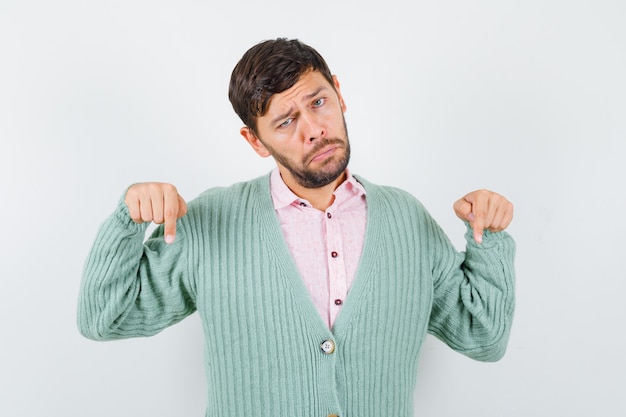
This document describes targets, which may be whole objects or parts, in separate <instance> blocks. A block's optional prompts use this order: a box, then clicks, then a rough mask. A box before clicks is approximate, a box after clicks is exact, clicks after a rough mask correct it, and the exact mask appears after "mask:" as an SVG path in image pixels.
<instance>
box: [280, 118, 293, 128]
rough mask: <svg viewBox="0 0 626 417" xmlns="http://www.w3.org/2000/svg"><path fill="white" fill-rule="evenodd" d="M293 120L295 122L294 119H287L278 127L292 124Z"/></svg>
mask: <svg viewBox="0 0 626 417" xmlns="http://www.w3.org/2000/svg"><path fill="white" fill-rule="evenodd" d="M291 122H293V119H287V120H285V121H284V122H282V123H281V124H280V125H279V126H278V127H287V126H289V125H290V124H291Z"/></svg>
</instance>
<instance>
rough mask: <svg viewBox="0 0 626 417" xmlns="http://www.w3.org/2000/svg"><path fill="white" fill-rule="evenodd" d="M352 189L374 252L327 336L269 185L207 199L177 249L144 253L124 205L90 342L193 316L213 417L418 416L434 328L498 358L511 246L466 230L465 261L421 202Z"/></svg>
mask: <svg viewBox="0 0 626 417" xmlns="http://www.w3.org/2000/svg"><path fill="white" fill-rule="evenodd" d="M357 179H358V180H359V181H360V182H361V183H362V184H363V185H364V186H365V188H366V190H367V204H368V220H367V230H366V236H365V244H364V248H363V254H362V259H361V263H360V266H359V269H358V271H357V276H356V279H355V281H354V284H353V286H352V288H351V289H350V292H349V294H348V297H347V299H346V300H345V303H344V305H343V307H342V311H341V313H340V314H339V316H338V318H337V321H336V322H335V325H334V327H333V329H332V332H331V330H329V329H328V327H327V326H326V325H325V324H324V322H323V320H322V319H321V317H320V316H319V314H318V313H317V310H316V309H315V307H314V306H313V303H312V301H311V299H310V297H309V295H308V293H307V290H306V288H305V286H304V284H303V282H302V279H301V278H300V276H299V275H298V272H297V269H296V267H295V265H294V262H293V261H292V259H291V257H290V254H289V252H288V249H287V247H286V245H285V243H284V240H283V237H282V234H281V230H280V226H279V224H278V221H277V220H276V215H275V213H274V210H273V206H272V201H271V197H270V190H269V176H263V177H261V178H258V179H255V180H252V181H249V182H245V183H239V184H235V185H233V186H231V187H228V188H215V189H211V190H208V191H207V192H205V193H203V194H202V195H201V196H199V197H198V198H197V199H195V200H194V201H192V202H191V203H190V204H189V212H188V214H187V215H186V216H185V217H183V218H182V219H180V220H179V221H178V224H177V236H176V241H175V242H174V243H173V244H171V245H166V244H165V243H164V242H163V237H162V228H158V229H157V230H156V231H155V233H154V235H153V236H152V238H151V239H149V240H147V241H146V242H145V244H144V242H143V241H144V233H145V228H146V226H145V225H136V224H134V223H133V222H132V221H131V220H130V218H129V216H128V211H127V209H126V207H125V205H124V204H123V202H122V201H121V202H120V204H119V206H118V208H117V210H116V211H115V213H114V214H113V215H112V216H111V217H110V218H109V219H107V220H106V222H105V223H104V224H103V225H102V227H101V229H100V231H99V233H98V236H97V238H96V241H95V244H94V247H93V249H92V251H91V253H90V256H89V258H88V259H87V262H86V265H85V269H84V276H83V283H82V287H81V293H80V298H79V308H78V324H79V329H80V331H81V332H82V333H83V334H84V335H85V336H86V337H89V338H92V339H96V340H105V339H116V338H125V337H136V336H149V335H152V334H155V333H157V332H159V331H161V330H163V329H164V328H166V327H167V326H169V325H172V324H174V323H176V322H178V321H180V320H182V319H183V318H184V317H186V316H188V315H189V314H191V313H193V312H194V311H198V313H199V315H200V317H201V320H202V325H203V328H204V333H205V336H206V345H205V358H206V372H207V381H208V393H207V394H208V406H207V413H206V416H211V417H213V416H223V415H229V416H261V417H265V416H267V417H270V416H271V417H283V416H284V417H294V416H298V417H308V416H311V417H325V416H327V415H328V414H330V413H335V414H338V415H339V416H341V417H374V416H376V417H378V416H393V417H404V416H407V417H408V416H411V415H412V410H413V404H412V397H413V390H414V386H415V379H416V374H417V361H418V356H419V352H420V347H421V345H422V343H423V341H424V338H425V336H426V334H427V332H429V331H430V332H431V333H432V334H434V335H436V336H437V337H439V338H440V339H441V340H443V341H444V342H445V343H447V344H448V345H449V346H450V347H452V348H453V349H455V350H457V351H459V352H461V353H463V354H465V355H468V356H470V357H472V358H475V359H478V360H484V361H493V360H498V359H499V358H501V356H502V355H503V354H504V351H505V349H506V345H507V341H508V336H509V331H510V326H511V321H512V316H513V305H514V296H513V294H514V273H513V257H514V243H513V240H512V239H511V238H510V236H509V235H508V234H506V233H504V232H503V233H494V234H492V233H489V232H486V233H485V237H484V240H483V243H482V245H477V244H475V243H474V242H473V241H472V239H471V233H470V232H469V231H468V234H467V235H466V239H467V242H468V243H467V249H466V252H465V253H458V252H457V251H456V250H455V249H454V247H453V246H452V245H451V243H450V242H449V240H448V239H447V238H446V236H445V235H444V233H443V232H442V230H441V229H440V228H439V226H438V225H437V224H436V223H435V221H434V220H433V219H432V218H431V217H430V216H429V214H428V213H427V212H426V210H425V209H424V208H423V207H422V206H421V204H420V203H419V202H418V201H417V200H416V199H415V198H414V197H412V196H411V195H409V194H408V193H406V192H404V191H401V190H398V189H395V188H391V187H381V186H376V185H373V184H371V183H369V182H367V181H365V180H363V179H361V178H359V177H357ZM303 238H306V237H303ZM325 340H332V341H334V342H335V344H336V349H335V351H334V352H333V353H332V354H326V353H324V352H323V351H322V350H321V349H320V344H321V343H322V342H323V341H325Z"/></svg>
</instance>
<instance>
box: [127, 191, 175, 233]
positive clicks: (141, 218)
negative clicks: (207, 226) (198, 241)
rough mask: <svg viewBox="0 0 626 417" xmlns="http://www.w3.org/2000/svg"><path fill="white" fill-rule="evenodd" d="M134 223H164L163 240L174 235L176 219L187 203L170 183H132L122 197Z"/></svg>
mask: <svg viewBox="0 0 626 417" xmlns="http://www.w3.org/2000/svg"><path fill="white" fill-rule="evenodd" d="M124 202H125V203H126V206H127V207H128V212H129V213H130V218H131V219H132V220H133V221H134V222H135V223H143V222H154V223H156V224H164V225H165V226H164V236H165V242H167V243H172V242H174V238H175V237H176V220H178V219H180V218H181V217H183V216H184V215H185V214H186V213H187V203H185V200H184V199H183V198H182V197H181V196H180V194H178V191H177V190H176V187H174V186H173V185H172V184H165V183H160V182H145V183H140V184H134V185H132V186H131V187H130V188H129V189H128V191H127V192H126V198H125V199H124Z"/></svg>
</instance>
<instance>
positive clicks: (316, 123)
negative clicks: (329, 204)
mask: <svg viewBox="0 0 626 417" xmlns="http://www.w3.org/2000/svg"><path fill="white" fill-rule="evenodd" d="M345 110H346V106H345V103H344V101H343V98H342V96H341V93H340V92H339V82H338V81H337V79H336V78H335V79H334V88H333V86H331V85H330V84H329V83H328V81H327V80H326V79H325V78H324V77H323V76H322V74H320V73H319V72H317V71H309V72H307V73H305V74H303V75H302V76H301V77H300V79H299V80H298V82H297V83H296V84H295V85H294V86H293V87H291V88H290V89H288V90H285V91H283V92H282V93H279V94H275V95H273V96H272V97H271V99H270V102H269V106H268V110H267V112H266V113H265V115H263V116H261V117H259V118H258V119H257V135H256V136H255V135H254V133H252V131H251V130H250V129H248V128H246V127H244V128H243V129H242V131H241V133H242V135H243V136H244V137H245V138H246V140H248V142H249V143H250V144H251V145H252V147H253V148H254V150H255V151H256V152H257V153H258V154H259V155H261V156H263V157H266V156H270V155H271V156H273V157H274V159H275V161H276V164H277V165H278V168H279V170H280V173H281V175H282V177H283V180H284V181H285V183H286V184H287V185H290V186H291V184H294V183H295V184H298V185H299V186H301V187H306V188H319V187H323V186H325V185H327V184H330V183H331V182H333V181H335V180H336V179H337V178H339V177H340V176H341V175H342V174H343V173H344V171H345V169H346V167H347V165H348V161H349V159H350V144H349V141H348V133H347V129H346V123H345V120H344V117H343V113H344V112H345Z"/></svg>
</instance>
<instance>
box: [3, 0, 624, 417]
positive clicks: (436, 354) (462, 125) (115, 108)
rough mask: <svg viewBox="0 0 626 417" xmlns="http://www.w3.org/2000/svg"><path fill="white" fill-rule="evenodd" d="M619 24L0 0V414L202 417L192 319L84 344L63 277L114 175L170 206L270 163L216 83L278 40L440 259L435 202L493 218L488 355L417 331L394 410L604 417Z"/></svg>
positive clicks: (522, 16) (467, 7) (537, 4)
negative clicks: (176, 197)
mask: <svg viewBox="0 0 626 417" xmlns="http://www.w3.org/2000/svg"><path fill="white" fill-rule="evenodd" d="M212 4H220V5H219V6H215V5H212ZM624 22H626V6H625V3H624V2H623V1H620V0H616V1H608V0H600V1H598V0H596V1H577V0H574V1H565V0H562V1H549V0H548V1H546V0H541V1H539V0H526V1H495V0H494V1H461V0H457V1H451V0H440V1H431V2H426V1H396V0H387V1H377V2H375V3H373V2H363V1H346V2H341V1H323V0H322V1H317V2H294V1H282V0H280V1H242V0H229V1H224V2H222V1H219V2H218V1H190V0H186V1H177V2H165V1H133V0H126V1H106V2H105V1H101V2H87V1H69V0H60V1H54V2H53V1H43V0H42V1H27V0H26V1H24V0H22V1H10V0H9V1H7V0H0V139H1V144H2V146H1V147H0V181H1V189H0V224H1V225H0V235H1V238H0V254H1V257H2V258H1V263H2V264H1V268H0V271H1V274H2V276H1V278H0V279H1V281H0V415H2V416H6V417H18V416H42V415H46V416H81V417H83V416H90V417H97V416H110V415H116V416H202V415H203V413H204V406H205V401H206V400H205V395H204V389H205V382H204V370H203V361H202V335H201V329H200V325H199V322H198V318H197V315H194V316H192V317H190V318H189V319H187V320H185V321H184V322H182V323H180V324H179V325H177V326H174V327H172V328H170V329H167V330H166V331H164V332H163V333H161V334H160V335H157V336H155V337H153V338H149V339H134V340H128V341H119V342H107V343H96V342H92V341H89V340H86V339H83V338H82V337H81V336H79V334H78V332H77V329H76V325H75V320H76V298H77V294H78V288H79V282H80V277H81V270H82V266H83V262H84V260H85V257H86V255H87V252H88V250H89V248H90V245H91V243H92V240H93V238H94V236H95V233H96V230H97V228H98V226H99V225H100V223H101V222H102V221H103V220H104V218H105V217H106V216H107V215H108V214H109V213H111V212H112V210H113V209H114V207H115V205H116V203H117V201H118V198H119V197H120V195H121V194H122V192H123V191H124V189H125V187H126V186H128V185H129V184H130V183H133V182H138V181H145V180H159V181H168V182H172V183H174V184H176V185H177V186H178V187H179V190H180V192H181V193H182V195H183V196H185V197H186V198H187V199H191V198H193V197H195V196H196V195H198V194H199V193H200V192H201V191H202V190H204V189H205V188H208V187H211V186H217V185H229V184H231V183H233V182H235V181H240V180H245V179H248V178H252V177H256V176H258V175H261V174H264V173H266V172H268V171H269V170H270V169H271V167H272V166H273V161H271V160H263V159H260V158H259V157H258V156H257V155H256V154H255V153H254V152H253V151H252V150H251V149H250V148H249V146H248V145H247V144H246V143H245V142H244V141H243V139H242V138H241V137H240V136H239V134H238V129H239V127H240V125H241V123H240V121H239V120H238V119H237V117H236V116H235V114H234V112H233V111H232V109H231V107H230V104H229V102H228V99H227V85H228V79H229V75H230V72H231V70H232V68H233V66H234V65H235V63H236V62H237V60H238V59H239V57H240V56H241V55H242V54H243V52H244V51H245V50H246V49H247V48H248V47H250V46H252V45H253V44H255V43H257V42H258V41H260V40H264V39H268V38H275V37H278V36H286V37H297V38H299V39H301V40H303V41H305V42H307V43H309V44H311V45H313V46H314V47H315V48H317V49H318V50H319V51H320V52H321V53H322V54H323V55H324V56H325V57H326V58H327V60H328V62H329V64H330V66H331V69H332V70H333V72H334V73H336V74H337V75H338V76H339V79H340V81H341V83H342V84H341V85H342V92H343V94H344V97H345V99H346V101H347V105H348V113H347V114H346V118H347V123H348V128H349V132H350V136H351V140H352V144H353V162H352V164H351V167H352V170H353V171H354V172H357V173H359V174H361V175H363V176H365V177H366V178H368V179H369V180H370V181H374V182H377V183H381V184H390V185H396V186H399V187H402V188H405V189H406V190H408V191H410V192H411V193H413V194H414V195H416V196H417V197H418V198H419V199H420V200H421V201H422V202H423V203H424V204H425V205H426V206H427V207H428V208H429V210H430V211H431V213H432V214H433V216H434V217H435V218H436V219H437V220H438V221H439V222H440V224H441V225H442V227H443V228H444V229H445V230H446V232H447V233H448V234H449V235H450V237H451V239H452V240H453V242H454V243H455V245H459V249H463V246H462V243H463V241H462V233H463V225H462V224H461V223H460V222H459V221H458V220H457V219H456V218H455V217H454V214H453V211H452V208H451V206H452V203H453V201H454V200H456V199H457V198H459V197H461V196H462V195H463V194H465V193H466V192H469V191H471V190H473V189H476V188H483V187H485V188H490V189H493V190H495V191H498V192H500V193H502V194H504V195H506V196H507V197H508V198H509V199H510V200H511V201H513V202H514V203H515V207H516V217H515V219H514V223H513V225H512V226H511V228H510V232H511V233H512V234H513V235H514V237H515V239H516V241H517V244H518V252H517V263H516V266H517V268H516V269H517V289H518V304H517V311H516V316H515V323H514V327H513V332H512V335H511V341H510V345H509V350H508V352H507V354H506V356H505V358H504V359H503V360H502V361H500V362H497V363H494V364H484V363H479V362H474V361H472V360H470V359H467V358H465V357H463V356H461V355H459V354H456V353H454V352H452V351H451V350H450V349H448V348H447V347H446V346H444V345H443V344H442V343H440V342H439V341H437V340H436V339H434V338H430V337H429V339H428V340H427V343H426V344H425V346H424V349H423V353H422V357H421V360H420V369H419V375H418V384H417V389H416V392H415V412H416V415H419V416H453V415H463V416H481V417H482V416H519V417H522V416H524V417H526V416H529V415H532V416H564V415H570V416H591V415H601V416H623V415H626V400H625V399H624V398H625V397H624V388H625V387H626V381H625V376H624V375H625V373H626V365H625V360H624V352H625V351H626V343H625V342H624V335H623V333H624V323H623V321H624V318H626V314H625V313H626V307H625V303H624V293H625V290H626V286H625V285H624V278H625V273H624V270H623V263H624V262H623V260H624V256H625V252H626V250H625V249H626V245H625V243H624V242H625V233H626V226H625V222H624V212H625V209H626V197H625V194H626V193H625V190H624V186H623V184H624V178H626V176H625V174H626V169H625V168H624V157H625V156H626V155H625V154H626V152H625V141H626V81H625V77H624V75H625V74H626V24H625V23H624ZM277 343H280V341H277ZM262 348H263V347H262V346H259V349H262ZM380 348H381V349H385V346H380Z"/></svg>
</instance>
